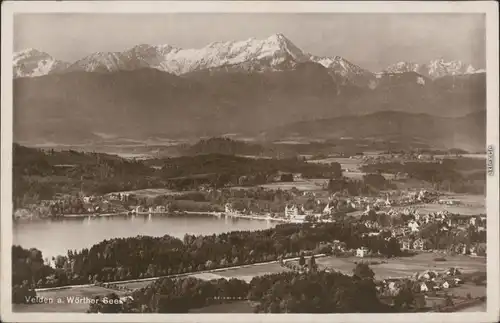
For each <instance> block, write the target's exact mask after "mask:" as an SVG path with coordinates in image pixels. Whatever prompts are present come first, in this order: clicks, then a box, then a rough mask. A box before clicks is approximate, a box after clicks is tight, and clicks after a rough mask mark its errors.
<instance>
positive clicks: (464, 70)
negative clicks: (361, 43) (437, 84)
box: [384, 58, 476, 79]
mask: <svg viewBox="0 0 500 323" xmlns="http://www.w3.org/2000/svg"><path fill="white" fill-rule="evenodd" d="M384 72H386V73H404V72H416V73H418V74H421V75H423V76H425V77H429V78H431V79H435V78H438V77H442V76H447V75H462V74H472V73H476V69H475V68H474V67H473V66H472V65H470V64H465V63H463V62H462V61H459V60H450V61H447V60H445V59H444V58H438V59H435V60H431V61H430V62H428V63H427V64H417V63H413V62H399V63H396V64H393V65H390V66H389V67H387V68H386V69H385V70H384Z"/></svg>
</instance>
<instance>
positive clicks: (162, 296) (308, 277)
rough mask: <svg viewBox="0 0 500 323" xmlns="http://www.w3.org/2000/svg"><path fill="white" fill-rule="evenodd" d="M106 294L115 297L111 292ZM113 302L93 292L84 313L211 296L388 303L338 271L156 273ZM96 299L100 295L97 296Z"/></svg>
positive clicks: (301, 309) (341, 309)
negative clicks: (212, 276)
mask: <svg viewBox="0 0 500 323" xmlns="http://www.w3.org/2000/svg"><path fill="white" fill-rule="evenodd" d="M106 297H107V298H114V299H116V298H117V296H116V295H113V294H111V295H108V296H106ZM131 297H132V298H131V299H130V300H128V301H124V302H123V303H122V304H120V305H119V306H112V305H108V304H109V303H110V302H106V301H104V300H103V298H96V299H97V300H99V301H97V302H96V303H95V304H91V305H90V307H89V310H88V312H90V313H96V312H101V313H110V312H114V313H117V312H118V313H120V312H121V313H127V312H128V313H188V312H189V310H191V309H195V308H201V307H205V306H207V305H210V304H212V302H213V300H216V299H232V300H238V299H239V300H249V301H251V302H253V303H254V304H256V306H254V308H253V311H254V312H255V313H360V312H361V313H385V312H392V311H393V309H392V307H391V306H389V305H386V304H384V303H382V302H381V301H380V300H379V299H378V297H377V291H376V288H375V284H374V282H373V280H372V279H371V278H365V277H360V276H357V275H356V274H355V275H353V276H348V275H344V274H341V273H338V272H331V273H328V272H325V271H319V272H310V273H307V274H300V273H297V272H284V273H279V274H271V275H264V276H257V277H254V278H253V279H252V280H251V281H250V282H249V283H247V282H245V281H244V280H239V279H234V278H232V279H229V280H226V279H218V280H211V281H205V280H200V279H196V278H192V277H189V278H184V279H170V278H165V279H160V280H157V281H155V282H154V283H152V284H149V285H148V286H146V287H144V288H142V289H139V290H136V291H134V292H133V293H132V294H131ZM101 300H102V301H101Z"/></svg>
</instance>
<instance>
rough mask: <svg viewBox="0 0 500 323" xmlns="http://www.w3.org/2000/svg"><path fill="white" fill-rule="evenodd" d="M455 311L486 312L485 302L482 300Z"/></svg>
mask: <svg viewBox="0 0 500 323" xmlns="http://www.w3.org/2000/svg"><path fill="white" fill-rule="evenodd" d="M457 312H486V302H483V303H481V304H479V305H476V306H472V307H467V308H464V309H462V310H459V311H457Z"/></svg>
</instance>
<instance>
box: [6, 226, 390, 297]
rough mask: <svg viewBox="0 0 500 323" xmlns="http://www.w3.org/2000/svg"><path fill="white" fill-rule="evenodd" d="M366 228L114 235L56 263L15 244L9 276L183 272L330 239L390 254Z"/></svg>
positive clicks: (40, 278)
mask: <svg viewBox="0 0 500 323" xmlns="http://www.w3.org/2000/svg"><path fill="white" fill-rule="evenodd" d="M366 231H367V229H366V227H365V226H362V225H350V224H344V223H324V224H316V225H315V226H313V225H310V224H304V225H296V224H285V225H278V226H276V227H275V228H272V229H267V230H261V231H233V232H230V233H222V234H218V235H215V234H213V235H208V236H194V235H186V236H185V238H184V239H183V240H180V239H177V238H174V237H171V236H168V235H166V236H163V237H148V236H137V237H133V238H119V239H111V240H104V241H102V242H100V243H98V244H95V245H94V246H92V247H91V248H90V249H83V250H81V251H68V254H67V255H66V256H58V257H57V258H56V259H55V260H56V261H55V262H56V268H50V267H49V266H47V264H45V263H44V262H43V260H42V254H41V252H40V251H39V250H36V249H31V250H26V249H23V248H21V247H19V246H15V247H13V264H14V266H16V267H15V268H16V270H14V271H13V281H14V282H15V284H21V283H22V282H23V281H24V280H27V281H28V284H29V286H30V287H32V288H35V287H36V288H43V287H55V286H64V285H73V284H88V283H95V282H106V281H119V280H130V279H138V278H147V277H155V276H167V275H175V274H183V273H189V272H194V271H203V270H208V269H215V268H221V267H229V266H235V265H243V264H252V263H258V262H265V261H273V260H277V259H278V258H279V257H284V258H290V257H298V256H299V254H300V253H301V252H302V251H306V250H307V251H312V250H315V249H317V248H318V246H320V245H321V244H322V243H323V244H324V243H325V242H326V243H328V242H331V241H333V240H339V241H341V242H344V243H345V245H346V247H347V248H349V249H354V248H359V247H361V246H366V247H367V248H368V249H370V250H372V251H374V252H381V253H382V254H384V253H386V252H389V251H390V254H393V253H394V252H393V251H392V250H391V249H392V248H385V247H384V246H385V243H386V241H385V240H383V239H381V238H380V237H369V236H365V237H362V233H364V232H366ZM381 246H382V247H381ZM303 261H304V264H305V259H304V260H303ZM15 284H14V285H15Z"/></svg>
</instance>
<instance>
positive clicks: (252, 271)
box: [217, 263, 290, 282]
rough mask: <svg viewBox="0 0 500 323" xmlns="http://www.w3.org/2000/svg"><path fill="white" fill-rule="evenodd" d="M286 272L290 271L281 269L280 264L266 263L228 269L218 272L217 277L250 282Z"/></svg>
mask: <svg viewBox="0 0 500 323" xmlns="http://www.w3.org/2000/svg"><path fill="white" fill-rule="evenodd" d="M284 271H290V270H289V269H287V268H283V267H281V266H280V265H279V264H278V263H266V264H262V265H256V266H245V267H241V268H234V269H228V270H224V271H219V272H217V275H219V276H222V277H226V278H237V279H242V280H245V281H247V282H250V281H251V280H252V278H254V277H256V276H263V275H268V274H278V273H281V272H284Z"/></svg>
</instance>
